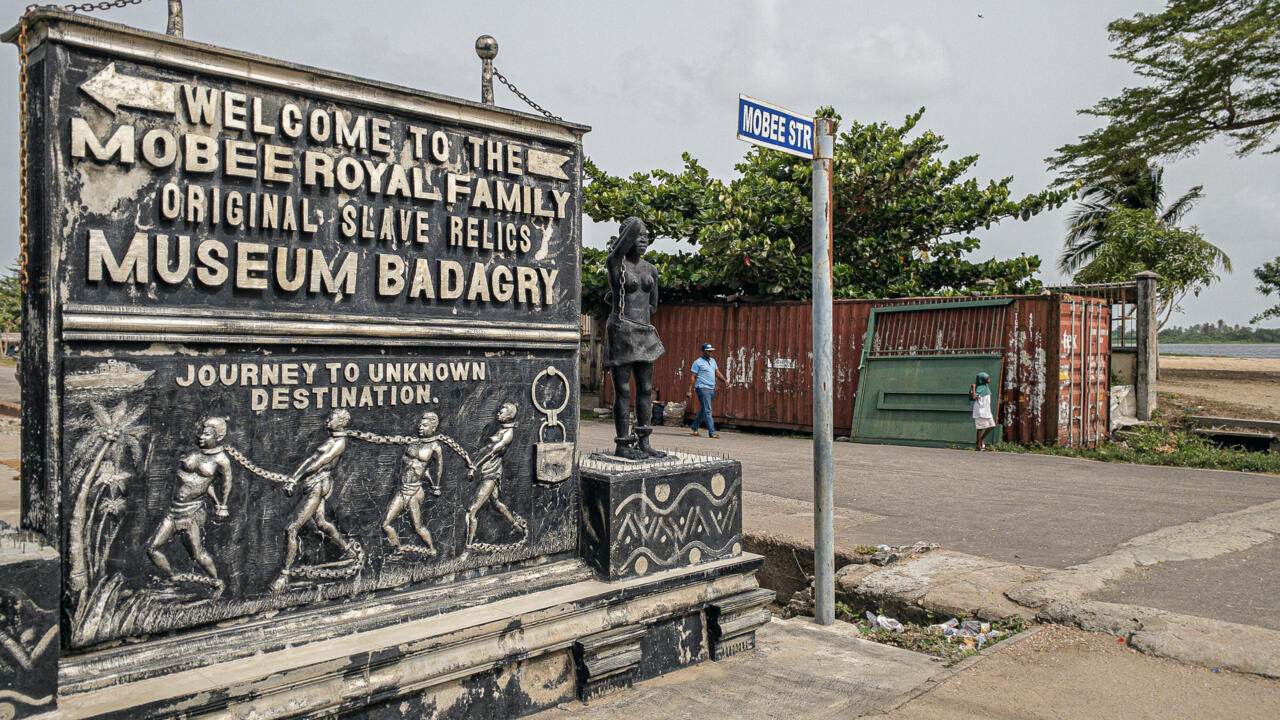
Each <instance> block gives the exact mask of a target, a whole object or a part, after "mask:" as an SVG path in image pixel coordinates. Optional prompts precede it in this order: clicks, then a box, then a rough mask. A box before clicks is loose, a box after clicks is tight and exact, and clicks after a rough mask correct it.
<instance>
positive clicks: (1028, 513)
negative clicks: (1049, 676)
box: [580, 421, 1280, 630]
mask: <svg viewBox="0 0 1280 720" xmlns="http://www.w3.org/2000/svg"><path fill="white" fill-rule="evenodd" d="M580 435H581V443H580V444H581V446H582V448H583V449H584V450H586V449H591V448H599V447H607V446H608V445H610V444H611V442H612V438H613V427H612V425H609V424H606V423H601V422H589V421H587V422H583V423H582V425H581V430H580ZM655 435H657V436H658V437H657V438H656V439H655V442H654V444H655V445H656V446H657V447H659V448H663V447H670V448H680V449H697V450H699V451H703V452H706V451H714V452H721V453H724V454H727V455H730V456H732V457H734V458H736V459H738V460H739V461H741V462H742V464H743V488H744V500H743V506H744V507H743V517H744V523H745V526H746V528H747V530H749V531H753V532H758V533H767V534H771V535H784V536H790V537H795V538H800V539H806V538H812V537H813V530H812V528H813V515H812V505H811V503H812V492H813V491H812V482H813V481H812V460H811V458H812V454H811V452H812V441H811V440H809V439H807V438H788V437H781V436H776V435H762V434H746V433H736V432H724V433H722V434H721V438H720V439H719V440H712V439H709V438H707V437H706V436H705V434H704V435H703V436H702V437H696V438H695V437H691V436H689V434H688V431H687V430H686V429H685V428H676V427H660V428H657V429H656V430H655ZM835 462H836V468H835V470H836V478H835V479H836V490H835V509H834V514H835V516H836V541H837V545H839V546H841V547H845V548H852V547H854V546H856V545H859V544H869V545H876V544H880V543H886V544H889V545H906V544H910V543H912V542H915V541H917V540H922V541H928V542H934V543H938V544H940V545H941V546H942V547H943V548H945V549H947V550H952V551H958V552H961V553H967V554H970V555H974V556H978V557H982V558H990V559H993V560H997V561H1000V562H1003V563H1011V564H1016V565H1023V566H1030V567H1033V568H1042V569H1046V570H1056V571H1062V573H1063V575H1062V578H1059V579H1063V578H1068V577H1070V578H1073V579H1074V580H1077V581H1081V582H1082V583H1083V585H1081V586H1080V587H1081V588H1082V592H1080V593H1078V594H1076V596H1075V597H1073V598H1071V599H1079V598H1086V599H1089V598H1097V599H1109V600H1112V601H1114V600H1115V599H1117V596H1116V593H1120V592H1123V596H1122V597H1123V602H1125V603H1127V604H1132V605H1137V606H1143V607H1151V608H1157V609H1161V610H1167V611H1171V612H1177V613H1182V614H1190V615H1197V616H1202V617H1206V618H1219V617H1221V618H1222V619H1229V620H1231V621H1233V622H1237V623H1244V624H1247V625H1257V626H1261V627H1268V628H1272V629H1275V630H1280V608H1278V607H1277V603H1276V601H1275V598H1276V595H1277V591H1278V590H1280V587H1278V586H1277V581H1276V580H1275V578H1276V577H1278V576H1280V573H1277V570H1278V569H1280V568H1277V567H1276V566H1275V564H1274V561H1275V560H1276V559H1277V558H1280V508H1277V507H1272V505H1271V504H1272V503H1275V502H1276V501H1277V500H1280V477H1276V476H1270V475H1256V474H1249V473H1235V472H1225V471H1217V470H1195V469H1186V468H1164V467H1152V466H1142V465H1124V464H1115V463H1099V462H1092V461H1088V460H1077V459H1074V458H1060V457H1050V456H1043V455H1018V454H1011V453H975V452H972V451H964V450H946V449H935V448H916V447H901V446H888V445H863V444H857V443H836V445H835ZM1171 533H1172V534H1171ZM1134 543H1137V544H1138V545H1141V546H1142V547H1143V548H1145V550H1143V551H1142V552H1139V553H1136V554H1135V553H1134V552H1133V550H1134ZM1245 552H1248V553H1250V555H1249V556H1241V555H1240V554H1241V553H1245ZM1242 557H1244V559H1247V558H1248V557H1254V558H1256V559H1257V561H1258V564H1257V565H1255V564H1252V563H1249V562H1240V561H1239V560H1240V559H1241V558H1242ZM1190 562H1194V563H1195V564H1187V565H1183V563H1190ZM1081 568H1083V569H1081ZM1181 568H1185V570H1184V569H1181ZM1113 584H1114V585H1113ZM1113 587H1114V589H1113ZM1053 599H1062V598H1039V601H1038V602H1035V603H1032V604H1031V605H1030V606H1031V607H1033V608H1038V607H1040V606H1043V605H1047V604H1048V602H1050V601H1051V600H1053ZM1218 608H1223V610H1222V612H1221V614H1219V612H1218V610H1217V609H1218Z"/></svg>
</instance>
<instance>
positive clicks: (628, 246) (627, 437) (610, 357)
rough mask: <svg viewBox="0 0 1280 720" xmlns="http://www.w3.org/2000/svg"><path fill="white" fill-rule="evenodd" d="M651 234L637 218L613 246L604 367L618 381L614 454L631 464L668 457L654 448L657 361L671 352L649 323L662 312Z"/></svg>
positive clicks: (629, 220) (620, 232)
mask: <svg viewBox="0 0 1280 720" xmlns="http://www.w3.org/2000/svg"><path fill="white" fill-rule="evenodd" d="M648 248H649V231H648V229H647V228H646V227H645V225H644V222H643V221H642V220H640V218H637V217H629V218H627V219H626V220H623V221H622V225H621V226H620V227H619V228H618V238H617V240H616V241H614V242H613V244H612V246H611V247H610V248H609V256H608V258H607V259H606V260H605V271H606V272H607V273H608V276H609V291H610V292H609V295H608V296H607V298H606V299H607V300H608V302H609V319H608V320H607V321H605V341H604V365H605V367H608V368H610V373H611V375H612V378H613V426H614V430H615V431H616V434H617V437H615V438H614V443H615V450H614V454H615V455H617V456H618V457H621V458H626V459H628V460H645V459H648V458H660V457H666V453H664V452H661V451H658V450H654V449H653V448H652V447H650V445H649V435H650V434H652V433H653V428H652V427H651V426H650V425H649V419H650V418H651V417H652V416H653V363H654V361H655V360H657V359H658V358H660V357H662V354H663V353H665V352H666V348H664V347H663V346H662V340H660V339H659V338H658V331H657V330H656V329H655V328H654V327H653V323H652V322H651V321H650V317H651V315H652V314H653V313H654V312H655V311H657V309H658V269H657V268H655V267H654V266H653V265H652V264H650V263H649V262H648V261H646V260H645V259H644V257H643V256H644V252H645V250H647V249H648ZM632 377H634V378H635V383H636V425H635V427H631V379H632Z"/></svg>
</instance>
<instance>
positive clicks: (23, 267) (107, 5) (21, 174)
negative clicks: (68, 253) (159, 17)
mask: <svg viewBox="0 0 1280 720" xmlns="http://www.w3.org/2000/svg"><path fill="white" fill-rule="evenodd" d="M142 1H143V0H111V1H110V2H107V1H106V0H103V2H97V3H83V4H80V5H37V4H31V5H28V6H27V8H26V10H25V11H23V13H22V18H21V19H19V20H18V280H19V283H20V284H21V285H22V292H23V293H24V294H25V293H26V292H27V283H28V280H29V274H28V272H27V258H28V254H29V252H28V251H29V249H30V238H29V236H28V235H29V229H30V228H29V227H28V224H27V192H28V190H27V167H28V162H27V155H28V147H27V145H28V139H27V28H28V26H29V25H30V24H31V23H30V20H31V13H33V12H35V11H36V10H39V9H40V8H41V7H49V8H55V9H58V10H65V11H67V12H93V11H94V10H110V9H112V8H120V7H127V6H129V5H140V4H142Z"/></svg>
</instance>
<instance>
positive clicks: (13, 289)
mask: <svg viewBox="0 0 1280 720" xmlns="http://www.w3.org/2000/svg"><path fill="white" fill-rule="evenodd" d="M20 277H21V268H19V267H18V264H17V263H16V262H15V263H14V264H12V265H10V266H9V269H8V270H7V271H6V272H5V274H4V276H2V277H0V331H2V332H7V333H9V332H22V282H21V280H20V279H19V278H20ZM8 352H9V344H8V343H7V342H4V341H2V340H0V353H6V354H7V353H8Z"/></svg>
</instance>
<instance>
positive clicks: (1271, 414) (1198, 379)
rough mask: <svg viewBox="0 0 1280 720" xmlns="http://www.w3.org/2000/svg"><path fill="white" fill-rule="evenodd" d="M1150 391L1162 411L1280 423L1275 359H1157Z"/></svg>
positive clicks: (1279, 360) (1279, 386)
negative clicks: (1157, 395) (1153, 391)
mask: <svg viewBox="0 0 1280 720" xmlns="http://www.w3.org/2000/svg"><path fill="white" fill-rule="evenodd" d="M1156 389H1157V391H1158V392H1159V393H1160V395H1161V397H1160V404H1161V405H1162V406H1163V407H1165V409H1166V410H1178V411H1179V412H1185V413H1187V414H1191V415H1216V416H1223V417H1238V418H1256V419H1266V420H1280V358H1230V357H1193V356H1188V355H1161V356H1160V375H1159V380H1158V381H1157V387H1156Z"/></svg>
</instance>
